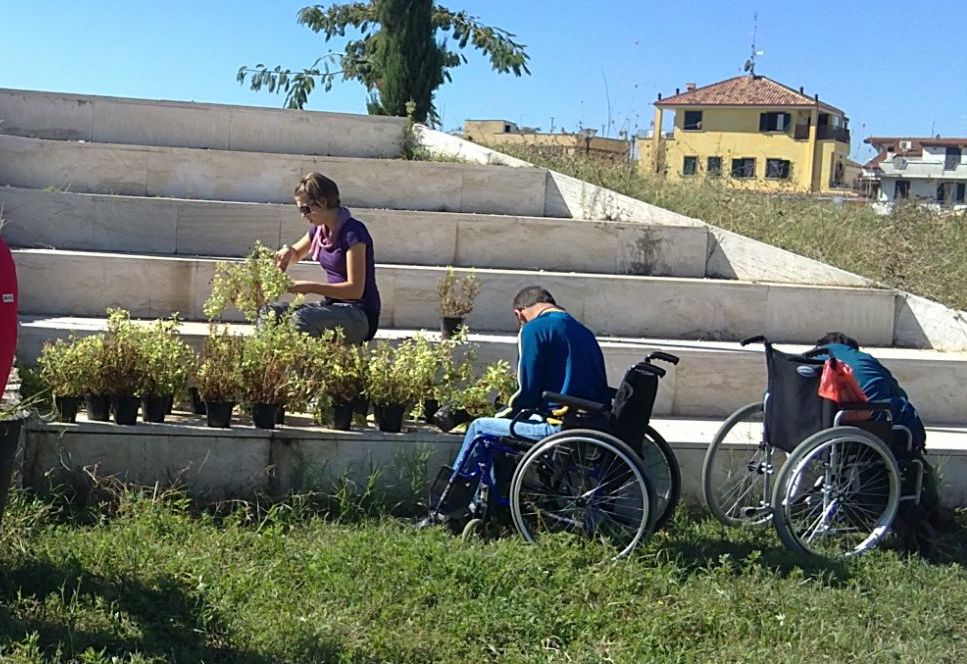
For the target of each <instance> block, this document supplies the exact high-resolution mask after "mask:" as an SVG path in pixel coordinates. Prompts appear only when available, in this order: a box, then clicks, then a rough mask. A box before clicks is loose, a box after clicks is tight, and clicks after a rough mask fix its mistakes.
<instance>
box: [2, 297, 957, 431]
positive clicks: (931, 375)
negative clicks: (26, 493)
mask: <svg viewBox="0 0 967 664" xmlns="http://www.w3.org/2000/svg"><path fill="white" fill-rule="evenodd" d="M231 327H232V329H233V330H234V331H236V332H238V333H241V334H245V333H247V332H248V330H249V329H250V326H248V325H232V326H231ZM104 330H105V321H104V319H103V318H76V317H65V316H29V315H27V316H22V317H21V329H20V336H19V339H18V355H19V357H20V361H21V363H24V362H26V363H29V362H32V361H33V360H34V358H36V357H37V355H38V353H39V352H40V348H41V346H42V344H43V342H44V341H45V340H47V339H57V338H66V337H67V336H68V335H70V334H75V335H79V336H80V335H85V334H93V333H96V332H102V331H104ZM207 330H208V326H207V324H206V323H200V322H185V323H182V324H181V332H182V334H183V335H184V338H185V340H186V341H188V342H189V343H191V344H192V345H193V346H194V347H195V348H196V350H200V349H201V345H202V341H203V339H204V337H205V335H206V334H207ZM416 333H417V330H413V329H383V330H380V331H379V333H378V335H377V339H385V340H389V341H393V340H396V339H401V338H404V337H408V336H412V335H413V334H416ZM427 334H428V336H431V337H436V335H437V333H436V332H428V333H427ZM470 339H471V341H472V342H473V343H476V344H477V345H478V346H479V359H480V362H481V363H489V362H493V361H495V360H498V359H504V360H507V361H508V362H511V363H514V362H515V361H516V355H517V339H516V336H515V335H513V334H478V333H473V334H471V335H470ZM600 342H601V347H602V350H603V351H604V355H605V361H606V363H607V368H608V377H609V380H610V381H611V383H612V384H617V383H618V381H620V379H621V376H622V375H624V372H625V370H626V369H627V368H628V367H629V366H631V364H633V363H634V362H637V361H638V360H640V359H641V358H642V357H644V356H646V355H647V354H648V353H650V352H652V351H655V350H664V351H667V352H669V353H672V354H674V355H677V356H679V357H680V358H681V363H680V364H679V365H678V366H677V367H671V366H669V367H668V375H667V376H666V377H665V378H664V379H663V380H662V382H661V389H660V390H659V394H658V399H657V401H656V403H655V415H656V416H661V417H689V418H725V417H726V416H728V415H729V413H731V412H732V411H734V410H735V409H736V408H738V407H739V406H742V405H744V404H746V403H750V402H752V401H756V400H759V399H761V398H762V393H763V390H764V388H765V380H766V376H765V362H764V358H763V354H762V347H761V346H747V347H744V348H743V347H741V346H739V344H737V343H729V342H712V341H681V340H676V339H629V338H620V337H601V338H600ZM807 347H808V346H803V345H783V346H780V348H781V349H782V350H788V351H790V352H801V351H803V350H806V348H807ZM868 350H870V352H872V353H873V354H874V355H876V356H877V357H879V358H880V359H881V360H882V361H883V362H884V364H886V365H887V366H888V367H889V368H890V370H891V371H892V372H893V373H894V375H895V376H896V377H897V379H898V380H899V381H900V383H901V384H902V385H903V386H904V387H905V388H906V389H907V391H908V393H909V395H910V398H911V399H912V400H913V402H914V403H916V404H917V408H918V409H919V410H920V413H921V415H922V417H923V418H924V421H925V422H926V423H927V424H928V426H932V427H944V426H948V425H963V424H965V423H967V403H965V402H967V397H965V393H964V390H963V385H964V384H967V353H950V352H939V351H929V350H909V349H898V348H869V349H868Z"/></svg>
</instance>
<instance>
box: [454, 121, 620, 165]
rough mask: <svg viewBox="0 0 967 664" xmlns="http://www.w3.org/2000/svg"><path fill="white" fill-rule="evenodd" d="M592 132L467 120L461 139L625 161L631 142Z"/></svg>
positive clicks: (485, 143)
mask: <svg viewBox="0 0 967 664" xmlns="http://www.w3.org/2000/svg"><path fill="white" fill-rule="evenodd" d="M596 133H597V132H596V131H595V130H593V129H590V130H589V129H584V130H581V131H578V132H573V133H572V132H565V131H563V130H562V131H561V132H560V133H556V134H554V133H541V132H540V131H538V130H537V129H532V128H529V127H523V128H521V127H518V126H517V125H516V124H514V123H513V122H508V121H507V120H467V121H466V122H464V123H463V137H464V138H465V139H466V140H468V141H473V142H474V143H481V144H483V145H501V144H510V145H533V146H537V147H540V148H550V149H555V150H560V151H562V152H563V153H564V154H587V155H594V156H599V157H601V156H603V157H610V158H614V159H628V158H629V155H630V154H631V148H632V143H631V142H630V141H628V140H624V139H620V138H604V137H600V136H597V135H596Z"/></svg>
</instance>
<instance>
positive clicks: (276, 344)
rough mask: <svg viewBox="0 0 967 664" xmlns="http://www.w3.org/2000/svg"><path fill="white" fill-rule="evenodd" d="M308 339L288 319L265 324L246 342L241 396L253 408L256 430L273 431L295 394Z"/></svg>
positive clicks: (256, 329) (242, 361) (240, 376)
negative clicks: (282, 409) (277, 418)
mask: <svg viewBox="0 0 967 664" xmlns="http://www.w3.org/2000/svg"><path fill="white" fill-rule="evenodd" d="M273 318H274V315H273ZM307 338H308V336H307V335H306V334H305V333H303V332H300V331H298V330H297V329H296V328H295V327H294V326H293V325H292V321H291V320H290V319H289V318H288V317H285V318H283V319H282V320H279V321H276V320H268V321H265V322H264V324H262V325H259V326H257V327H256V328H255V331H254V332H253V333H252V334H251V335H250V336H248V337H246V338H245V340H244V341H243V343H242V354H241V362H240V365H239V380H240V385H241V394H242V398H243V399H244V400H245V401H247V402H248V403H250V404H251V405H252V421H253V422H254V424H255V426H256V427H258V428H260V429H274V428H275V424H276V417H277V415H278V413H279V409H281V408H284V407H285V405H286V403H287V402H288V401H289V400H290V399H291V398H292V397H293V396H294V395H295V393H296V390H297V388H298V385H299V383H298V379H297V371H298V369H299V367H300V365H301V364H302V363H303V359H304V357H305V355H306V342H305V340H306V339H307Z"/></svg>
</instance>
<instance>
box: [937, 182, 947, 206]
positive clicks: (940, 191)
mask: <svg viewBox="0 0 967 664" xmlns="http://www.w3.org/2000/svg"><path fill="white" fill-rule="evenodd" d="M946 193H947V192H946V191H944V183H943V182H938V183H937V202H938V203H943V202H944V199H945V198H946V197H947V196H946Z"/></svg>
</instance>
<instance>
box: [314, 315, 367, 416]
mask: <svg viewBox="0 0 967 664" xmlns="http://www.w3.org/2000/svg"><path fill="white" fill-rule="evenodd" d="M303 366H304V374H303V375H304V376H305V378H304V380H305V381H306V382H305V386H304V388H303V390H302V391H303V393H304V394H306V395H307V397H315V398H316V399H318V398H319V397H318V395H320V394H321V393H322V392H325V395H326V397H328V399H329V400H330V401H331V402H332V412H333V428H335V429H338V430H340V431H349V429H350V428H351V426H352V419H353V410H354V408H353V404H354V402H355V401H357V400H358V399H359V397H360V395H362V394H363V393H364V391H365V389H366V355H365V351H364V350H363V349H362V348H361V347H360V346H352V345H347V344H346V343H345V337H344V335H343V332H342V330H341V329H338V328H337V329H335V330H331V331H328V332H326V333H325V334H324V335H322V336H321V337H319V338H316V339H308V340H307V352H306V358H305V360H304V363H303Z"/></svg>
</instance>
